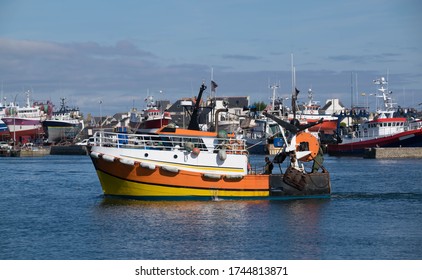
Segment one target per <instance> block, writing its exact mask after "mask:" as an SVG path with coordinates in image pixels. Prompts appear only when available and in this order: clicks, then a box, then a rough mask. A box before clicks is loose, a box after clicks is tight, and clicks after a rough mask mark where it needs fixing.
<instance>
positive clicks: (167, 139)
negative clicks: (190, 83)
mask: <svg viewBox="0 0 422 280" xmlns="http://www.w3.org/2000/svg"><path fill="white" fill-rule="evenodd" d="M205 89H206V86H205V85H202V86H201V88H200V92H199V95H198V100H200V99H201V96H202V93H203V91H204V90H205ZM199 104H200V102H199V101H198V102H197V104H196V105H195V108H194V111H193V113H192V117H191V122H190V124H189V129H180V128H176V127H174V126H170V125H168V126H163V127H161V128H159V129H157V130H156V131H155V132H151V133H148V134H124V133H111V132H105V131H98V132H96V134H95V135H94V137H95V139H96V141H95V143H97V144H96V145H94V146H92V148H91V151H90V156H91V159H92V162H93V164H94V166H95V169H96V172H97V175H98V178H99V180H100V183H101V186H102V189H103V192H104V194H105V195H108V196H119V197H127V198H135V199H145V200H151V199H204V200H207V199H214V198H219V199H286V198H306V197H327V196H329V195H330V189H331V184H330V175H329V173H328V171H327V170H326V169H325V168H324V167H323V166H322V161H321V160H320V154H319V152H320V147H319V142H318V140H317V139H316V138H315V137H314V136H312V135H311V134H309V133H307V132H305V131H302V130H300V129H299V128H297V127H295V126H294V125H291V124H289V123H285V122H283V121H282V120H279V121H280V122H281V124H283V125H285V127H286V130H288V131H289V133H286V134H284V133H283V138H284V140H285V143H286V144H285V146H284V148H283V152H282V153H281V154H280V155H279V156H278V157H277V158H278V159H280V158H285V157H287V156H289V157H290V161H289V162H288V167H287V168H286V170H285V172H284V174H258V173H256V172H252V171H251V169H250V165H249V155H248V151H247V149H246V146H245V141H244V140H242V139H236V137H235V136H234V135H230V134H227V133H222V132H219V133H218V132H205V131H200V130H199V126H198V123H197V110H198V108H199ZM282 161H283V160H279V161H278V162H282ZM307 161H314V165H316V166H317V168H316V169H318V167H320V168H319V169H321V171H317V170H316V169H314V170H313V171H314V172H308V171H306V170H305V167H304V165H303V163H304V162H307ZM286 162H287V161H286Z"/></svg>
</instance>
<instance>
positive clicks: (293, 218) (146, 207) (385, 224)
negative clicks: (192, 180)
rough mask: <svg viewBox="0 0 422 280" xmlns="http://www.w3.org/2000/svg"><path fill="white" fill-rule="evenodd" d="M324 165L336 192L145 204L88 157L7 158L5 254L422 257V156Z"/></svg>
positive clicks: (1, 231) (3, 162) (331, 160)
mask: <svg viewBox="0 0 422 280" xmlns="http://www.w3.org/2000/svg"><path fill="white" fill-rule="evenodd" d="M253 161H254V162H259V163H261V162H262V163H263V162H264V160H263V157H262V156H254V157H253ZM324 164H325V166H326V168H327V169H328V170H329V171H330V173H331V179H332V190H333V195H332V197H331V198H330V199H323V200H316V199H310V200H289V201H208V202H207V201H205V202H204V201H200V202H198V201H167V202H143V201H133V200H120V199H111V198H105V197H103V195H102V191H101V186H100V184H99V181H98V178H97V176H96V173H95V170H94V167H93V165H92V163H91V161H90V158H89V157H88V156H46V157H42V158H0V170H1V171H0V172H1V173H0V174H1V183H0V186H1V195H0V215H1V218H0V259H3V260H5V259H28V260H32V259H47V260H50V259H83V260H85V259H312V260H315V259H345V260H350V259H364V260H367V259H405V260H408V259H418V260H420V259H422V183H421V182H422V172H421V171H422V160H417V159H405V160H373V159H361V158H335V157H326V158H325V163H324ZM275 168H277V166H276V167H275Z"/></svg>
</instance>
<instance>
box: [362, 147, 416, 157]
mask: <svg viewBox="0 0 422 280" xmlns="http://www.w3.org/2000/svg"><path fill="white" fill-rule="evenodd" d="M363 157H364V158H374V159H387V158H422V147H406V148H370V149H366V150H365V153H364V155H363Z"/></svg>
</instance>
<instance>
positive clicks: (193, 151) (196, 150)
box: [192, 147, 201, 156]
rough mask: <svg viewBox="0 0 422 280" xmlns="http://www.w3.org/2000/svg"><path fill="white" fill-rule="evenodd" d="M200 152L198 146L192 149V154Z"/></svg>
mask: <svg viewBox="0 0 422 280" xmlns="http://www.w3.org/2000/svg"><path fill="white" fill-rule="evenodd" d="M200 152H201V150H200V149H199V148H198V147H195V148H193V149H192V154H194V155H195V156H197V155H199V153H200Z"/></svg>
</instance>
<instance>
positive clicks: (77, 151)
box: [50, 145, 88, 155]
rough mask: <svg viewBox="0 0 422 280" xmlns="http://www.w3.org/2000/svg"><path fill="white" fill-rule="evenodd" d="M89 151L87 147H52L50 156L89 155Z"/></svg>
mask: <svg viewBox="0 0 422 280" xmlns="http://www.w3.org/2000/svg"><path fill="white" fill-rule="evenodd" d="M87 154H88V151H87V148H86V147H85V146H78V145H71V146H51V151H50V155H87Z"/></svg>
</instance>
